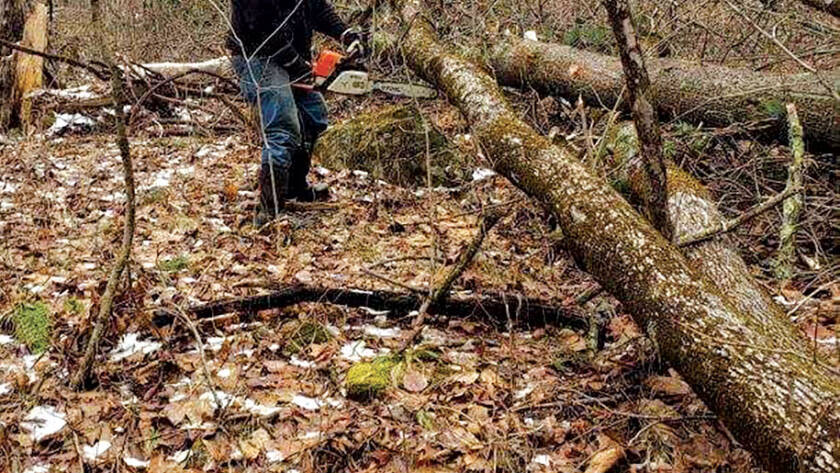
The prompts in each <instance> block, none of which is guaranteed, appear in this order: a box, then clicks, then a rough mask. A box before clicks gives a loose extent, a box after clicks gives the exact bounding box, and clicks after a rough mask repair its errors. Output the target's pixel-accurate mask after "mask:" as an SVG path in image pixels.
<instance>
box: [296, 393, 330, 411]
mask: <svg viewBox="0 0 840 473" xmlns="http://www.w3.org/2000/svg"><path fill="white" fill-rule="evenodd" d="M292 404H294V405H296V406H298V407H300V408H302V409H306V410H308V411H317V410H318V409H320V408H321V406H323V405H324V403H323V402H322V401H320V400H318V399H315V398H311V397H308V396H304V395H302V394H295V396H294V397H293V398H292Z"/></svg>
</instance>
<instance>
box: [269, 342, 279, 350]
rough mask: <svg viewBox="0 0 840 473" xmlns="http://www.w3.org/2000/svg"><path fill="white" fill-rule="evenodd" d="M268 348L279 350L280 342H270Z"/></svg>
mask: <svg viewBox="0 0 840 473" xmlns="http://www.w3.org/2000/svg"><path fill="white" fill-rule="evenodd" d="M268 349H269V350H271V351H277V350H279V349H280V344H279V343H272V344H271V345H270V346H269V347H268Z"/></svg>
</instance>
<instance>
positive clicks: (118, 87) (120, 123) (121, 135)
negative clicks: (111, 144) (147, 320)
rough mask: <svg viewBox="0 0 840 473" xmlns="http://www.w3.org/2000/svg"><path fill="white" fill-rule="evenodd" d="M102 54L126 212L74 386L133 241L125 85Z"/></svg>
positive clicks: (82, 377) (89, 362) (80, 381)
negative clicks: (108, 81)
mask: <svg viewBox="0 0 840 473" xmlns="http://www.w3.org/2000/svg"><path fill="white" fill-rule="evenodd" d="M106 57H108V61H109V63H110V66H111V94H112V96H113V98H114V105H115V107H114V108H115V112H116V116H117V145H118V146H119V149H120V156H121V158H122V165H123V174H124V179H125V196H126V213H125V223H124V226H123V239H122V246H121V247H120V251H119V253H118V254H117V258H116V260H115V261H114V266H113V268H112V269H111V274H110V276H109V277H108V284H107V285H106V286H105V292H104V293H103V294H102V299H101V300H100V303H99V312H98V313H97V316H96V320H95V321H94V326H93V331H92V332H91V335H90V339H89V340H88V344H87V347H86V348H85V353H84V356H83V357H82V361H81V363H80V364H79V367H78V368H77V371H76V373H75V374H74V375H73V378H72V379H71V381H70V385H71V386H72V387H73V388H75V389H81V388H82V386H84V384H85V381H86V380H87V379H88V377H89V375H90V372H91V369H92V367H93V360H94V358H96V349H97V348H98V347H99V341H100V339H101V338H102V333H103V332H104V331H105V324H106V322H107V321H108V318H109V317H110V315H111V310H112V309H113V307H114V297H115V296H116V293H117V285H118V284H119V282H120V277H121V276H122V273H123V271H124V270H125V267H126V265H127V264H128V259H129V256H130V255H131V243H132V241H133V240H134V210H135V208H134V170H133V169H132V164H131V149H130V146H129V142H128V134H127V132H126V116H125V110H124V108H123V106H124V105H125V104H126V95H125V84H124V82H123V75H122V73H121V72H120V71H119V69H118V68H117V66H116V65H115V64H114V62H113V60H111V58H110V55H109V53H107V52H106Z"/></svg>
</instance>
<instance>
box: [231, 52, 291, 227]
mask: <svg viewBox="0 0 840 473" xmlns="http://www.w3.org/2000/svg"><path fill="white" fill-rule="evenodd" d="M233 66H234V69H235V70H236V73H237V75H238V76H239V79H240V86H241V87H242V92H243V95H244V97H245V99H246V100H247V101H248V102H250V103H251V104H252V105H253V106H255V107H256V108H257V110H258V112H259V117H260V132H261V140H262V143H263V151H262V163H261V166H260V207H261V209H260V210H261V211H262V212H263V213H265V214H267V216H269V217H271V216H274V215H276V214H277V212H278V211H279V210H280V209H281V208H282V206H283V199H284V198H285V196H286V193H287V192H288V188H289V168H290V167H291V165H292V162H293V159H294V153H295V151H296V150H297V149H298V148H300V146H301V145H302V141H303V139H302V136H301V125H300V118H299V116H298V114H299V112H298V108H297V105H296V104H295V98H294V94H293V93H292V88H291V86H290V83H289V75H288V73H287V72H286V71H285V70H284V69H283V68H282V67H280V66H278V65H277V64H275V63H272V62H271V61H270V60H268V59H266V58H252V59H251V60H250V61H246V60H245V58H242V57H235V58H233Z"/></svg>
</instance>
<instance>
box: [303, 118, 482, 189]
mask: <svg viewBox="0 0 840 473" xmlns="http://www.w3.org/2000/svg"><path fill="white" fill-rule="evenodd" d="M427 125H428V137H429V153H430V162H431V166H432V169H431V175H432V184H433V185H435V186H454V185H458V184H462V183H463V182H466V181H468V180H469V179H470V175H471V172H472V170H471V168H470V166H469V163H468V162H467V160H466V158H465V157H464V156H463V155H462V154H461V153H459V152H458V150H457V148H456V147H455V146H454V145H453V144H452V143H450V142H449V141H448V140H447V139H446V137H445V136H444V135H443V134H442V133H441V132H440V131H438V130H437V129H435V128H434V127H433V126H431V125H430V124H428V121H426V122H424V120H423V117H422V115H421V112H420V110H419V109H418V108H417V107H415V106H406V105H394V106H389V107H384V108H381V109H377V110H375V111H373V112H368V113H363V114H360V115H358V116H355V117H353V118H351V119H350V120H347V121H345V122H343V123H340V124H338V125H335V126H333V127H330V128H329V129H328V130H327V131H326V132H324V134H323V135H321V137H320V138H319V139H318V144H317V146H316V147H315V151H314V154H315V156H316V157H317V159H318V160H319V162H320V163H321V164H322V165H323V166H326V167H328V168H332V169H353V170H356V169H358V170H362V171H366V172H368V173H370V174H371V176H372V177H374V178H376V179H382V180H384V181H387V182H390V183H392V184H396V185H398V186H403V187H414V186H425V185H426V129H425V127H426V126H427Z"/></svg>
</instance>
